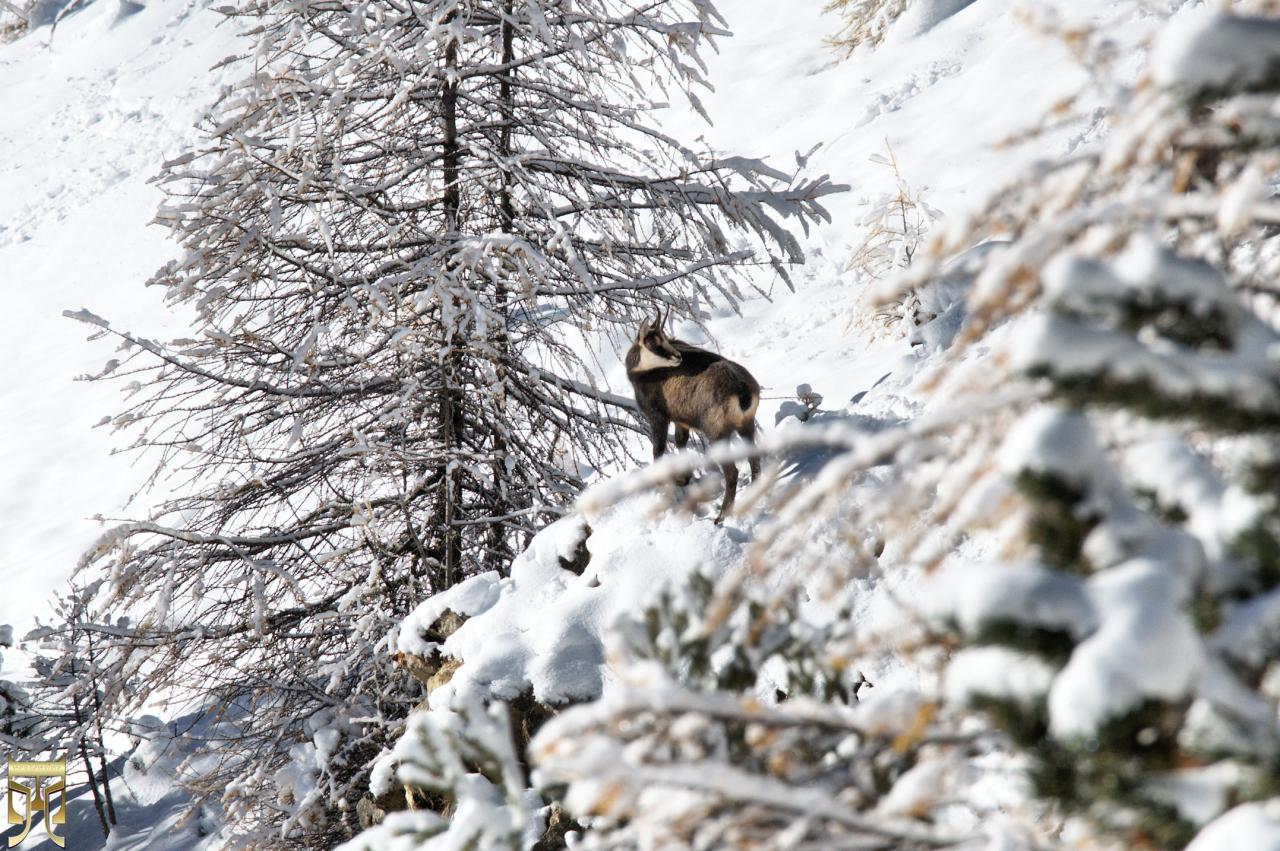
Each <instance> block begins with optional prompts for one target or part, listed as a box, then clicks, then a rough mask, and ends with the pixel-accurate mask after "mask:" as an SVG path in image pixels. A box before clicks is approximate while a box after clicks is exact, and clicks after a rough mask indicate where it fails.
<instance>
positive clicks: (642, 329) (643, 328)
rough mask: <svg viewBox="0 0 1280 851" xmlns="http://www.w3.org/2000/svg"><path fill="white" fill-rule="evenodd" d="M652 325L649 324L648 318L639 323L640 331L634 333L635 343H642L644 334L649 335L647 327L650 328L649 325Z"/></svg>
mask: <svg viewBox="0 0 1280 851" xmlns="http://www.w3.org/2000/svg"><path fill="white" fill-rule="evenodd" d="M652 324H653V323H651V322H650V321H649V320H648V318H646V319H645V320H644V321H643V322H641V323H640V330H639V331H636V342H637V343H640V342H643V341H644V336H645V334H648V333H649V327H650V325H652Z"/></svg>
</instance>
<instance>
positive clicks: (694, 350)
mask: <svg viewBox="0 0 1280 851" xmlns="http://www.w3.org/2000/svg"><path fill="white" fill-rule="evenodd" d="M664 324H665V323H664V322H663V321H662V318H661V317H660V316H658V317H655V318H654V319H653V320H649V319H646V320H645V321H644V322H643V323H641V325H640V330H639V332H638V333H637V334H636V339H635V342H634V343H632V344H631V348H630V349H629V350H628V351H627V358H626V366H627V378H629V379H631V386H632V388H634V390H635V394H636V405H637V406H638V407H639V408H640V413H642V414H643V415H644V418H645V419H646V420H648V422H649V431H650V437H651V438H652V440H653V457H654V458H655V459H657V458H661V457H662V455H663V454H664V453H665V452H666V451H667V428H668V426H670V425H671V424H672V423H674V424H675V427H676V448H677V449H683V448H684V447H685V445H686V444H687V443H688V442H689V431H690V429H696V430H697V431H698V432H700V433H701V434H702V436H703V437H704V438H706V440H707V442H708V443H715V442H716V441H720V440H728V439H729V438H730V437H732V436H733V435H735V434H737V435H740V436H741V437H742V438H743V439H745V440H747V441H754V440H755V434H756V408H757V407H758V406H759V404H760V384H759V382H757V381H756V380H755V378H754V377H753V376H752V375H751V373H749V372H747V370H746V367H744V366H742V365H741V364H738V363H734V362H733V361H731V360H729V359H727V358H724V357H721V356H720V355H718V354H716V353H715V352H709V351H707V350H706V349H700V348H698V347H697V346H692V345H690V344H688V343H686V342H684V341H683V340H677V339H675V338H674V337H669V336H667V334H666V332H665V331H663V327H662V326H663V325H664ZM722 469H723V470H724V502H722V503H721V505H720V513H719V515H717V517H716V522H717V523H719V522H721V521H722V520H724V518H725V517H726V516H728V514H729V512H730V511H731V510H732V509H733V501H734V498H735V497H736V496H737V490H738V467H737V465H736V464H732V463H731V464H725V465H724V466H723V467H722ZM759 475H760V461H759V459H757V458H752V459H751V478H752V480H753V481H754V480H755V479H756V478H757V477H758V476H759Z"/></svg>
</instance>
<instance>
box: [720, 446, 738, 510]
mask: <svg viewBox="0 0 1280 851" xmlns="http://www.w3.org/2000/svg"><path fill="white" fill-rule="evenodd" d="M720 469H721V470H723V471H724V502H722V503H720V513H719V514H717V515H716V525H717V526H718V525H720V524H721V523H723V522H724V519H725V518H726V517H728V516H729V512H730V511H732V510H733V500H734V498H735V497H737V495H738V465H737V464H736V463H734V462H733V461H730V462H729V463H728V464H724V465H722V466H721V467H720Z"/></svg>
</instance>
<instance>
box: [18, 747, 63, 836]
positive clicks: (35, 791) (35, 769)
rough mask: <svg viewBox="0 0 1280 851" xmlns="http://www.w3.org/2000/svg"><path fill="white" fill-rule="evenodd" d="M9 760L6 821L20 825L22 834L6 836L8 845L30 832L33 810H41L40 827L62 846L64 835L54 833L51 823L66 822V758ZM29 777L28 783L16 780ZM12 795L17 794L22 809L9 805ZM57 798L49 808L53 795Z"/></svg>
mask: <svg viewBox="0 0 1280 851" xmlns="http://www.w3.org/2000/svg"><path fill="white" fill-rule="evenodd" d="M8 761H9V824H20V825H22V826H23V827H22V833H19V834H18V835H17V836H10V837H9V847H10V848H13V847H14V846H16V845H18V844H19V843H21V842H22V840H24V839H26V838H27V834H28V833H30V832H31V817H32V814H33V813H35V812H40V811H42V810H43V811H44V829H45V832H46V833H48V834H49V838H50V839H52V840H53V841H54V844H56V845H57V846H58V847H60V848H65V847H66V844H67V838H66V837H65V836H60V835H59V834H57V833H56V832H54V829H53V826H54V825H55V824H66V823H67V760H66V758H65V757H64V758H63V759H55V760H50V761H48V762H14V761H13V757H9V758H8ZM20 780H29V781H31V782H30V783H29V784H27V783H20V782H19V781H20ZM42 781H43V782H42ZM14 795H21V796H22V801H23V806H22V812H18V810H17V809H15V808H14V806H13V797H14ZM55 796H56V797H57V803H58V808H57V809H56V810H55V809H54V808H53V802H54V797H55Z"/></svg>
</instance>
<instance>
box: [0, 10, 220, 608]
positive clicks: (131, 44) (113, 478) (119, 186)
mask: <svg viewBox="0 0 1280 851" xmlns="http://www.w3.org/2000/svg"><path fill="white" fill-rule="evenodd" d="M129 10H133V11H129ZM223 21H224V18H223V17H222V16H221V15H219V14H217V13H215V12H213V11H212V10H210V9H209V8H207V6H206V4H205V3H203V2H198V0H197V1H196V2H190V1H189V0H165V2H155V3H151V4H149V5H147V6H145V7H137V6H136V5H135V4H132V3H127V4H126V3H121V2H119V0H104V2H99V3H93V4H91V5H88V6H86V7H85V8H84V9H83V10H81V11H80V12H78V13H75V14H73V15H71V16H69V17H68V18H66V19H65V20H64V21H63V22H62V24H60V25H59V26H58V29H57V32H56V34H54V35H52V37H51V33H50V29H49V27H47V26H46V27H41V28H38V29H36V30H35V31H33V32H32V33H30V34H28V35H26V36H25V37H23V38H20V39H18V40H17V41H15V42H13V43H10V44H5V45H0V291H2V292H3V293H4V295H5V309H4V310H3V311H0V471H2V472H0V576H3V578H4V581H5V593H4V594H3V595H2V596H0V622H12V623H15V624H16V625H17V626H18V632H19V634H21V633H22V632H24V631H25V629H26V628H27V627H28V626H29V625H30V624H31V619H32V617H33V616H35V615H36V614H38V613H40V612H41V611H42V609H43V604H44V602H45V600H46V599H47V597H48V594H49V591H50V589H52V588H54V587H57V586H58V585H59V583H61V582H63V581H65V579H66V577H67V576H68V575H69V574H70V572H71V569H72V567H73V566H74V565H75V561H76V559H77V557H78V556H79V555H80V553H81V551H82V550H83V549H84V548H85V547H86V546H87V545H88V544H89V543H91V542H92V541H93V539H94V538H95V537H96V536H97V535H98V534H100V532H101V526H100V524H99V523H97V522H95V521H94V520H92V519H90V518H92V517H93V516H94V515H98V514H101V515H104V516H106V517H108V518H110V517H119V516H122V509H123V503H124V501H125V500H126V499H127V498H128V497H129V496H130V495H131V494H132V493H133V492H134V491H136V490H137V489H138V487H139V485H140V484H141V483H142V481H143V479H144V478H145V476H146V474H147V473H148V472H149V469H148V466H147V464H146V462H144V463H143V464H141V465H133V463H132V462H133V459H132V457H131V456H127V455H119V456H115V457H111V456H109V454H108V453H109V452H110V450H111V449H112V448H114V447H120V446H122V445H123V439H121V438H119V437H116V438H114V439H113V437H112V436H111V435H110V429H109V428H100V429H97V430H94V429H93V428H92V427H93V426H94V424H95V423H97V422H98V421H99V420H101V419H102V417H104V416H105V415H107V414H111V413H114V412H115V411H116V410H117V409H118V408H119V406H120V399H121V389H122V387H123V384H124V382H121V383H120V384H119V385H117V386H108V385H91V384H88V383H84V382H81V383H73V379H74V378H75V377H76V376H77V375H80V374H85V373H97V372H99V371H101V369H102V366H103V361H104V360H105V358H106V356H107V350H106V349H104V348H103V347H102V346H92V345H89V344H87V343H86V342H85V329H86V327H87V326H85V325H82V324H79V323H76V322H72V321H70V320H68V319H65V318H64V317H63V316H62V311H63V310H67V309H71V310H77V309H79V308H81V307H88V308H90V309H92V310H93V311H94V312H95V313H98V314H99V315H102V316H105V317H107V318H109V319H111V320H112V321H113V322H114V323H115V324H117V325H118V326H120V327H131V328H136V329H138V330H139V331H140V332H141V333H144V334H154V335H161V334H163V333H164V332H165V331H166V329H171V328H173V327H174V326H175V322H174V320H173V318H172V317H170V316H168V315H167V311H165V310H164V309H163V307H162V305H161V303H160V299H159V295H158V294H157V293H156V292H155V291H149V290H145V289H143V287H142V284H143V282H145V281H146V280H147V278H148V277H149V276H150V275H151V273H152V272H154V271H155V270H156V268H158V267H159V266H160V265H161V264H162V263H164V262H165V261H167V260H168V259H169V258H170V256H171V255H172V253H173V247H172V245H170V244H169V243H168V242H167V241H166V237H165V234H164V233H163V232H162V231H161V229H159V228H157V227H148V222H149V221H150V220H151V217H152V216H153V215H154V213H155V209H156V206H157V205H158V204H159V201H160V193H159V191H158V190H157V189H156V188H155V187H154V186H150V185H148V183H147V181H148V180H149V179H150V178H151V177H152V176H154V175H155V173H156V171H157V170H158V167H159V165H160V163H161V162H162V161H163V160H164V159H165V158H167V157H173V156H176V155H177V154H179V153H181V152H182V151H183V150H184V149H186V148H187V147H188V146H189V145H191V144H192V143H193V142H194V141H195V140H196V139H198V138H199V134H198V131H197V129H196V128H195V124H196V122H197V120H198V119H199V117H200V115H201V112H202V110H203V109H204V108H205V107H206V106H207V105H208V104H209V103H210V102H211V101H212V99H213V98H214V97H216V96H217V93H218V92H219V90H220V88H221V86H222V85H223V84H224V82H227V80H226V79H224V74H225V73H226V72H223V71H212V72H211V71H210V70H209V69H210V67H211V66H212V65H214V64H215V63H217V62H218V61H219V60H221V59H222V58H223V57H225V56H227V55H228V54H230V53H232V52H233V50H234V49H235V47H236V44H235V42H236V39H235V38H234V32H233V28H232V27H231V26H228V25H226V24H225V23H223Z"/></svg>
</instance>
